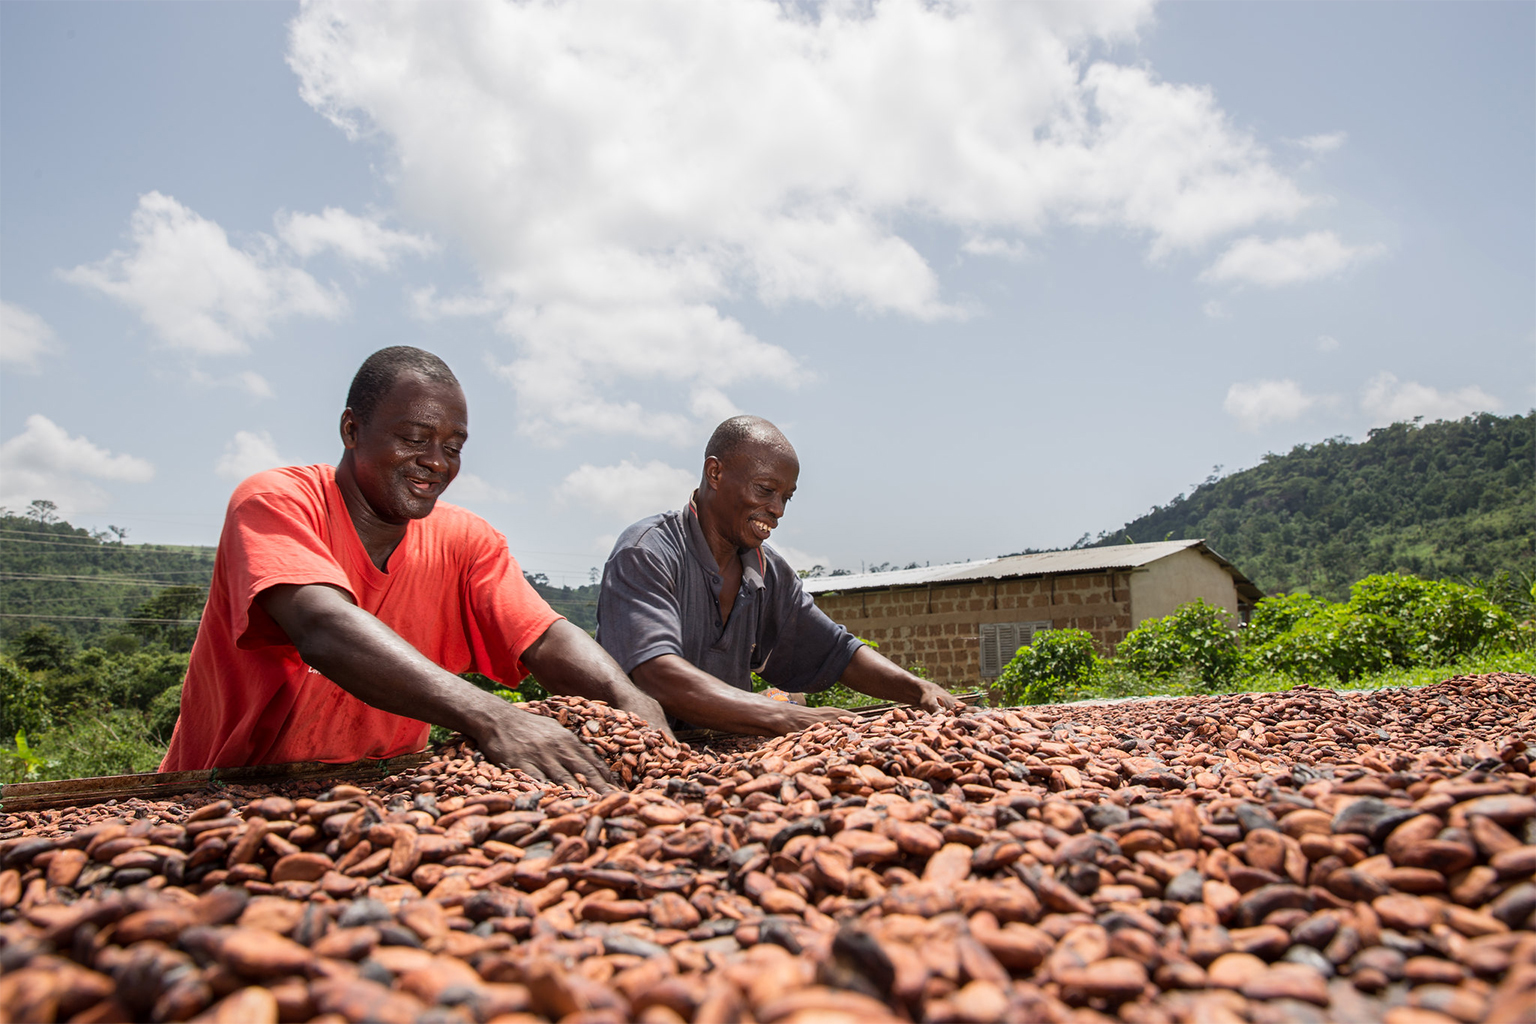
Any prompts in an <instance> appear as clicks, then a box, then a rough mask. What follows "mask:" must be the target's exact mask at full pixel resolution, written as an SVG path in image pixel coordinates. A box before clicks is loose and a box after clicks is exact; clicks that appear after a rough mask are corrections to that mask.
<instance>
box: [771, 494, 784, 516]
mask: <svg viewBox="0 0 1536 1024" xmlns="http://www.w3.org/2000/svg"><path fill="white" fill-rule="evenodd" d="M784 504H785V503H784V496H783V495H782V494H779V493H778V492H774V495H773V497H772V498H771V499H769V501H768V514H769V515H771V516H773V518H774V519H783V518H784Z"/></svg>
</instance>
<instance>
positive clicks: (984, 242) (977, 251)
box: [960, 235, 1029, 260]
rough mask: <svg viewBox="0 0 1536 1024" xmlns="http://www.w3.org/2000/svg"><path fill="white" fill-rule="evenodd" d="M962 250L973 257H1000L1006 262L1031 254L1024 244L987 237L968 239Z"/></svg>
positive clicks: (978, 236)
mask: <svg viewBox="0 0 1536 1024" xmlns="http://www.w3.org/2000/svg"><path fill="white" fill-rule="evenodd" d="M960 250H961V251H962V252H968V253H970V254H971V255H972V256H1000V257H1002V258H1003V259H1005V260H1021V259H1023V258H1024V257H1025V256H1026V255H1028V253H1029V250H1028V249H1026V248H1025V247H1024V243H1023V242H1010V241H1009V240H1007V239H1005V238H991V237H988V236H986V235H973V236H972V237H970V238H967V239H966V240H965V241H964V242H963V243H961V245H960Z"/></svg>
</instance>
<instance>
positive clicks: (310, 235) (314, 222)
mask: <svg viewBox="0 0 1536 1024" xmlns="http://www.w3.org/2000/svg"><path fill="white" fill-rule="evenodd" d="M277 234H278V237H280V238H281V239H282V240H283V241H284V242H286V243H287V244H288V247H289V248H290V249H292V250H293V251H294V252H296V253H298V255H299V256H300V257H301V258H303V259H308V258H309V257H311V256H313V255H315V254H316V253H319V252H324V251H325V250H327V249H329V250H331V251H333V252H335V253H336V254H337V255H339V256H341V257H342V258H343V259H345V260H349V261H351V262H353V263H360V264H362V265H363V266H366V267H371V268H373V269H374V270H388V269H389V267H390V266H391V265H392V264H393V263H394V262H395V259H396V257H398V256H401V255H407V254H414V255H427V254H429V253H433V252H436V251H437V245H436V244H435V243H434V242H433V241H432V240H431V239H430V238H426V237H424V236H422V235H413V234H411V233H409V232H407V231H394V230H391V229H389V228H386V227H384V226H383V225H381V224H380V223H379V222H378V221H377V220H376V219H373V218H369V217H359V216H357V215H356V214H352V213H348V212H347V211H346V210H342V209H339V208H337V207H334V206H327V207H326V208H325V211H324V212H323V213H284V214H279V215H278V218H277Z"/></svg>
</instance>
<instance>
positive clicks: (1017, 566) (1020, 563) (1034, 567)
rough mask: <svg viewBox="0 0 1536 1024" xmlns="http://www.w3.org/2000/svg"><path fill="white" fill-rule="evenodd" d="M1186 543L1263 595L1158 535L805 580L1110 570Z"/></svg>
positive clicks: (809, 584) (905, 580) (816, 589)
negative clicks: (1106, 544)
mask: <svg viewBox="0 0 1536 1024" xmlns="http://www.w3.org/2000/svg"><path fill="white" fill-rule="evenodd" d="M1186 548H1199V549H1201V551H1203V552H1204V553H1205V554H1207V555H1210V556H1211V557H1212V558H1214V559H1215V560H1216V561H1217V562H1219V563H1221V565H1222V566H1223V567H1224V568H1226V570H1227V571H1228V572H1230V573H1231V574H1232V578H1233V579H1234V580H1235V581H1236V582H1237V585H1238V591H1239V592H1240V593H1242V594H1243V596H1245V597H1247V598H1249V599H1250V600H1258V599H1259V598H1260V597H1263V596H1264V595H1263V592H1262V591H1260V590H1259V589H1258V588H1257V587H1255V586H1254V585H1253V583H1252V582H1251V581H1250V580H1249V579H1248V578H1247V577H1246V576H1244V575H1243V574H1242V573H1240V572H1238V571H1237V569H1236V567H1234V566H1233V565H1232V563H1231V562H1228V561H1227V560H1226V559H1225V558H1222V557H1221V556H1220V555H1218V554H1217V553H1216V552H1214V551H1212V550H1211V549H1210V548H1208V547H1206V545H1205V542H1204V541H1202V540H1163V541H1154V542H1152V543H1150V544H1115V545H1112V546H1110V547H1104V548H1073V549H1071V550H1068V551H1042V552H1039V553H1038V554H1033V555H1009V556H1008V557H1006V558H983V559H980V560H978V561H975V562H957V563H951V564H949V565H932V566H924V567H923V568H921V569H895V570H892V571H891V572H866V573H856V574H854V575H851V576H816V577H813V578H810V579H807V580H805V589H806V591H807V592H809V593H812V594H821V593H825V592H827V591H831V590H835V591H838V592H846V591H850V590H886V589H888V588H891V587H920V586H923V585H924V584H928V583H959V582H964V581H968V580H996V579H1008V578H1011V577H1018V576H1059V575H1062V574H1065V573H1076V572H1106V571H1108V570H1111V569H1136V568H1139V567H1141V566H1143V565H1146V564H1148V563H1149V562H1155V561H1157V560H1158V559H1160V558H1167V557H1168V556H1169V555H1172V554H1177V553H1178V552H1180V551H1183V550H1185V549H1186Z"/></svg>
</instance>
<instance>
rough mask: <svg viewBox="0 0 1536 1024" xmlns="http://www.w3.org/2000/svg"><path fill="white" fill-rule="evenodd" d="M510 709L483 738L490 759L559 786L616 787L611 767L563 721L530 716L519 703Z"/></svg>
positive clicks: (573, 787)
mask: <svg viewBox="0 0 1536 1024" xmlns="http://www.w3.org/2000/svg"><path fill="white" fill-rule="evenodd" d="M503 703H504V704H505V702H503ZM506 709H507V710H506V711H505V712H503V713H502V714H499V715H498V716H496V717H497V720H496V721H495V722H493V723H491V724H490V725H489V726H487V728H486V729H485V730H484V731H483V732H482V734H481V736H480V738H479V745H480V752H481V753H482V754H484V755H485V756H486V757H487V758H489V759H490V760H492V761H494V762H496V763H497V764H499V765H503V766H505V767H509V768H518V769H521V770H522V771H525V772H527V773H528V774H529V775H532V776H533V777H534V778H535V779H539V780H541V781H547V782H552V783H554V784H555V785H557V786H568V787H570V788H572V789H580V788H581V787H582V786H583V785H586V786H590V787H591V788H593V789H596V790H598V791H600V792H602V791H607V790H610V789H612V788H613V785H612V783H613V776H611V775H609V774H608V768H607V766H606V765H604V764H603V762H602V761H601V760H599V759H598V757H597V755H596V754H594V753H593V752H592V748H591V747H589V746H587V745H586V744H585V743H583V742H581V740H579V739H577V738H576V737H575V736H574V735H572V734H571V732H570V731H569V730H567V729H565V728H564V727H563V726H561V725H560V723H559V722H556V721H553V720H552V719H548V718H545V717H543V716H542V715H533V714H529V713H528V712H526V711H523V710H522V709H520V708H518V707H517V705H515V704H506ZM578 774H580V775H581V776H582V778H581V779H578V778H577V777H576V776H577V775H578Z"/></svg>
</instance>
